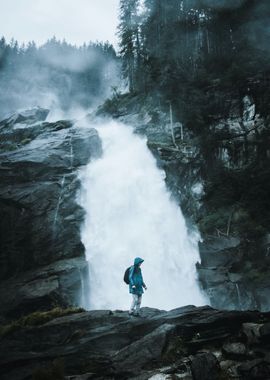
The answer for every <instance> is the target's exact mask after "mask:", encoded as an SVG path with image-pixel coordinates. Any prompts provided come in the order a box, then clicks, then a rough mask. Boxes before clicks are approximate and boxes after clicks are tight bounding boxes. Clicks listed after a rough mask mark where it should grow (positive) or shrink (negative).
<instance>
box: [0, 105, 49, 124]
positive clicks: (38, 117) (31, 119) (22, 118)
mask: <svg viewBox="0 0 270 380" xmlns="http://www.w3.org/2000/svg"><path fill="white" fill-rule="evenodd" d="M49 112H50V110H48V109H44V108H40V107H37V108H32V109H29V110H25V111H20V112H17V113H15V114H13V115H11V116H10V117H8V118H7V119H5V120H2V121H0V129H1V128H2V127H4V128H11V127H13V126H14V125H15V124H25V125H26V126H27V125H32V124H34V123H37V122H39V121H44V120H45V119H46V118H47V116H48V114H49Z"/></svg>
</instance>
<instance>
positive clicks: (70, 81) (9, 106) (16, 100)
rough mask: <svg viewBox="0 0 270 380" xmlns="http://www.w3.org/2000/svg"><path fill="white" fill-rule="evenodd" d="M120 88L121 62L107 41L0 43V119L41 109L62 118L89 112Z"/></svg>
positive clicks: (54, 40)
mask: <svg viewBox="0 0 270 380" xmlns="http://www.w3.org/2000/svg"><path fill="white" fill-rule="evenodd" d="M118 85H119V63H118V58H117V56H116V53H115V50H114V48H113V46H112V45H110V44H109V43H89V44H88V45H86V44H84V45H83V46H80V47H77V46H74V45H71V44H68V43H67V42H66V41H61V42H60V41H58V40H56V38H52V39H51V40H48V41H47V42H46V43H45V44H44V45H41V46H40V47H37V46H36V44H35V43H34V42H31V43H29V44H28V45H27V46H25V45H21V46H19V45H18V43H17V42H16V41H14V40H13V41H11V43H10V44H7V43H6V41H5V39H4V38H2V39H1V40H0V117H2V118H3V117H5V116H7V115H8V114H10V113H12V112H15V111H17V110H19V109H25V108H31V107H36V106H40V107H44V108H49V109H50V110H56V109H57V111H58V112H61V111H62V112H63V114H66V113H68V112H70V110H72V109H77V108H82V109H91V108H93V107H96V106H97V105H98V104H100V103H101V102H102V101H103V100H104V99H106V98H107V97H108V96H110V94H111V92H112V89H113V88H114V87H117V86H118Z"/></svg>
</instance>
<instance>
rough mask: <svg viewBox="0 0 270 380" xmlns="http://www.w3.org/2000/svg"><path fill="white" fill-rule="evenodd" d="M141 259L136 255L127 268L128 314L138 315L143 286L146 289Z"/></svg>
mask: <svg viewBox="0 0 270 380" xmlns="http://www.w3.org/2000/svg"><path fill="white" fill-rule="evenodd" d="M143 261H144V260H143V259H141V258H140V257H136V259H135V260H134V265H133V266H132V267H130V270H129V293H131V294H132V304H131V307H130V310H129V315H135V316H139V315H140V306H141V302H142V295H143V288H144V289H145V290H146V289H147V287H146V285H145V283H144V282H143V277H142V271H141V268H140V266H141V264H142V263H143Z"/></svg>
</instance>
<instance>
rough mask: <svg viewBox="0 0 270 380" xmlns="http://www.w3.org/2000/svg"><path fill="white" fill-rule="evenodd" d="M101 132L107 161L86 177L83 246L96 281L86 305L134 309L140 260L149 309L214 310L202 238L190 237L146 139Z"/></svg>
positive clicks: (119, 130) (113, 129)
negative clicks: (206, 290)
mask: <svg viewBox="0 0 270 380" xmlns="http://www.w3.org/2000/svg"><path fill="white" fill-rule="evenodd" d="M98 132H99V135H100V137H101V139H102V144H103V156H102V157H101V158H100V159H97V160H95V161H92V162H90V163H89V164H88V165H87V166H86V167H85V168H84V169H83V170H82V172H81V174H80V179H81V182H82V191H81V194H80V203H81V205H82V207H83V208H84V209H85V211H86V218H85V224H84V226H83V228H82V242H83V244H84V245H85V248H86V256H87V260H88V262H89V275H90V279H89V281H90V294H88V295H87V303H86V305H84V306H85V307H86V308H88V309H125V310H126V309H128V308H129V303H130V299H129V298H130V297H129V293H128V286H127V285H126V284H125V283H124V282H123V275H124V271H125V269H126V268H127V267H128V266H130V265H132V264H133V260H134V258H135V257H137V256H139V257H142V258H143V259H144V260H145V261H144V263H143V264H142V273H143V277H144V282H145V283H146V285H147V286H148V290H147V291H146V292H145V294H144V297H143V306H149V307H156V308H160V309H166V310H169V309H172V308H176V307H180V306H184V305H190V304H193V305H197V306H199V305H202V304H205V303H207V300H206V299H205V297H204V296H203V294H202V293H201V291H200V289H199V286H198V283H197V279H196V268H195V264H196V262H197V261H199V253H198V240H199V235H198V233H195V232H194V233H192V234H189V233H188V230H187V227H186V224H185V220H184V217H183V215H182V212H181V210H180V208H179V206H178V205H177V204H176V202H175V201H174V200H172V199H171V196H170V193H169V192H168V190H167V189H166V185H165V182H164V179H165V173H164V172H163V171H162V170H160V169H159V168H158V167H157V165H156V161H155V158H154V157H153V155H152V154H151V152H150V151H149V149H148V148H147V145H146V140H145V139H143V138H141V137H139V136H137V135H135V134H134V133H133V131H132V129H131V128H130V127H127V126H125V125H123V124H120V123H116V122H114V121H112V122H109V123H106V124H105V125H101V126H99V127H98Z"/></svg>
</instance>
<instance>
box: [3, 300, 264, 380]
mask: <svg viewBox="0 0 270 380" xmlns="http://www.w3.org/2000/svg"><path fill="white" fill-rule="evenodd" d="M42 317H43V318H44V315H43V316H42V313H40V314H39V318H37V316H35V318H34V315H33V316H32V319H31V318H28V321H27V322H28V323H25V324H24V325H21V326H20V325H16V323H14V324H13V325H10V326H6V328H5V329H2V330H1V337H0V341H1V345H0V368H1V369H0V374H1V379H3V380H10V379H12V380H26V379H32V378H33V379H35V380H40V379H50V380H52V379H54V380H56V379H58V380H63V379H69V380H88V379H89V380H90V379H100V380H101V379H102V380H103V379H108V380H109V379H111V380H112V379H115V380H121V379H122V380H124V379H134V380H135V379H137V380H146V379H151V380H162V379H164V380H173V379H184V380H220V379H226V380H230V379H239V380H245V379H249V380H253V379H254V380H255V379H257V380H258V379H261V380H266V379H269V378H270V357H269V334H270V315H269V313H268V314H266V313H264V314H263V313H260V312H237V311H231V312H225V311H224V312H223V311H217V310H214V309H211V308H210V307H201V308H196V307H194V306H187V307H183V308H179V309H174V310H171V311H169V312H166V311H162V310H157V309H149V308H143V309H142V317H140V318H138V317H129V316H128V313H127V312H125V311H109V310H104V311H102V310H100V311H98V310H97V311H90V312H79V313H76V314H71V315H67V316H63V317H59V318H56V319H55V318H54V319H52V320H50V321H47V322H46V323H44V320H42Z"/></svg>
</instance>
